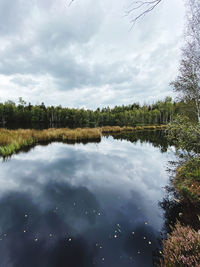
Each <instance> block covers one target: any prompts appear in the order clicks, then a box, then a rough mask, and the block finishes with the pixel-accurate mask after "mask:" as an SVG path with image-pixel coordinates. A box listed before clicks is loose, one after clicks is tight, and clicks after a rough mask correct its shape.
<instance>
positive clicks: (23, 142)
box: [0, 125, 166, 157]
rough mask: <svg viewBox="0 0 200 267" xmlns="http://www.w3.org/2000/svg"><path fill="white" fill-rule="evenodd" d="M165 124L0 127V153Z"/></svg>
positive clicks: (148, 128)
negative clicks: (42, 128)
mask: <svg viewBox="0 0 200 267" xmlns="http://www.w3.org/2000/svg"><path fill="white" fill-rule="evenodd" d="M165 127H166V126H165V125H164V126H162V125H161V126H138V127H118V126H113V127H112V126H106V127H102V128H77V129H73V130H72V129H68V128H59V129H55V128H50V129H46V130H33V129H26V130H25V129H18V130H7V129H3V128H2V129H0V155H1V156H3V157H6V156H9V155H12V154H13V153H15V152H17V151H19V150H20V149H22V148H25V147H28V146H33V145H35V144H37V143H40V142H53V141H65V142H67V141H68V142H81V141H83V142H84V141H95V140H96V141H100V140H101V136H102V134H109V133H114V132H125V131H138V130H158V129H164V128H165Z"/></svg>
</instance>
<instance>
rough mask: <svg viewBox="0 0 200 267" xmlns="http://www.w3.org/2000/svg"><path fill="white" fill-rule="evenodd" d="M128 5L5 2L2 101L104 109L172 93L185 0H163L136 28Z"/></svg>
mask: <svg viewBox="0 0 200 267" xmlns="http://www.w3.org/2000/svg"><path fill="white" fill-rule="evenodd" d="M128 3H129V0H126V3H124V4H128ZM123 8H124V7H123V3H116V2H114V0H110V1H105V0H104V1H96V2H95V5H94V3H93V1H92V0H86V1H84V2H83V1H74V3H73V4H72V5H71V6H70V7H69V6H68V3H67V2H66V1H64V0H59V1H56V2H55V1H52V0H51V1H47V0H45V1H38V0H36V1H30V0H28V1H25V0H21V1H20V0H16V1H15V3H11V1H10V0H9V1H8V0H2V1H1V3H0V15H2V16H0V25H1V26H0V41H1V47H0V58H1V60H0V86H1V91H0V97H1V99H2V100H6V99H8V98H10V96H12V100H15V99H17V98H18V97H19V96H22V97H23V98H25V100H26V101H31V102H33V103H38V102H41V101H43V102H45V103H46V104H50V105H52V104H57V105H58V104H62V105H66V104H67V105H69V106H73V107H79V106H86V107H88V108H96V107H97V106H103V105H108V104H109V105H111V106H112V105H115V104H129V103H131V102H133V101H139V102H144V99H145V100H147V101H150V102H151V101H152V100H155V99H158V98H162V97H163V96H166V95H168V94H171V90H170V89H169V86H168V84H169V82H170V81H171V79H173V78H174V77H175V74H176V73H177V66H178V59H179V57H178V56H177V55H179V52H178V51H179V48H180V40H181V39H180V36H181V33H182V27H183V13H184V8H183V4H182V1H181V0H178V1H177V2H176V3H170V1H169V2H167V1H166V3H162V4H161V5H160V6H159V7H158V8H157V9H156V10H155V11H154V12H152V13H151V14H149V15H148V16H147V17H146V18H145V19H143V20H141V21H139V22H138V24H137V25H136V26H135V27H134V28H133V29H132V31H129V29H130V24H129V18H122V15H123V10H124V9H123ZM171 10H172V15H173V16H171V17H170V20H169V18H168V17H169V16H168V15H169V12H171ZM175 10H178V11H179V13H176V12H175ZM172 26H174V27H172ZM5 80H6V87H5V86H4V85H5V82H4V81H5ZM24 87H26V90H25V88H24ZM12 92H14V93H12ZM38 92H39V94H38ZM47 92H48V93H47ZM49 92H51V94H49ZM99 92H101V93H102V94H100V93H99ZM103 94H107V96H105V95H103ZM52 96H53V97H52ZM65 99H69V100H70V101H69V102H70V103H69V104H68V103H66V101H65Z"/></svg>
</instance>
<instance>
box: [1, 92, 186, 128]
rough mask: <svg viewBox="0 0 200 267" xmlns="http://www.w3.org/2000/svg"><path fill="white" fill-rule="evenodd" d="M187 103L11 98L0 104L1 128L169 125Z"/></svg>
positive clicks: (168, 98) (165, 100)
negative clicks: (93, 105)
mask: <svg viewBox="0 0 200 267" xmlns="http://www.w3.org/2000/svg"><path fill="white" fill-rule="evenodd" d="M185 106H188V105H186V104H185V103H184V102H183V101H182V102H174V101H172V98H171V97H166V98H165V99H164V100H163V101H157V102H156V103H153V104H151V105H146V104H144V105H140V104H138V103H133V104H131V105H126V106H125V105H123V106H115V107H114V108H109V107H105V108H102V109H100V108H97V109H96V110H90V109H83V108H82V109H75V108H67V107H62V106H60V105H59V106H45V104H44V103H41V104H40V105H32V104H31V103H28V104H27V103H26V102H25V101H24V100H23V99H22V98H19V102H18V103H17V104H16V103H14V102H13V101H11V100H8V101H6V102H5V103H0V127H8V128H12V127H13V128H20V127H21V128H22V127H23V128H27V127H32V128H37V127H38V128H48V127H70V128H75V127H99V126H106V125H109V126H136V125H158V124H167V123H168V122H170V121H172V119H173V117H174V116H175V115H177V114H180V113H181V112H183V110H184V109H185V108H183V107H185Z"/></svg>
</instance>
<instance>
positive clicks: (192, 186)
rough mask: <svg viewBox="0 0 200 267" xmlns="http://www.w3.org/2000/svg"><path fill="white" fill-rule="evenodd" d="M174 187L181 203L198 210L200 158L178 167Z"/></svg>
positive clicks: (199, 203) (199, 205)
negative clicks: (181, 200)
mask: <svg viewBox="0 0 200 267" xmlns="http://www.w3.org/2000/svg"><path fill="white" fill-rule="evenodd" d="M174 186H175V188H176V189H177V191H178V192H179V194H180V196H181V197H182V199H183V201H185V202H188V201H189V202H190V203H191V204H193V205H194V206H197V207H199V208H200V158H199V157H195V158H192V159H191V160H189V161H187V162H186V163H185V164H184V165H183V166H180V167H178V169H177V171H176V176H175V178H174Z"/></svg>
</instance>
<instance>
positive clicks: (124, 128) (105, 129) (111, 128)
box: [100, 125, 167, 134]
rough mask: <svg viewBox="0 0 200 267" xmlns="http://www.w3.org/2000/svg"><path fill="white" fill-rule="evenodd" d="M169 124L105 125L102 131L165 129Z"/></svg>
mask: <svg viewBox="0 0 200 267" xmlns="http://www.w3.org/2000/svg"><path fill="white" fill-rule="evenodd" d="M166 127H167V126H166V125H147V126H136V127H131V126H124V127H120V126H103V127H101V128H100V129H101V132H102V134H104V133H105V134H106V133H117V132H118V133H119V132H128V131H137V130H140V131H142V130H163V129H165V128H166Z"/></svg>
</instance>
